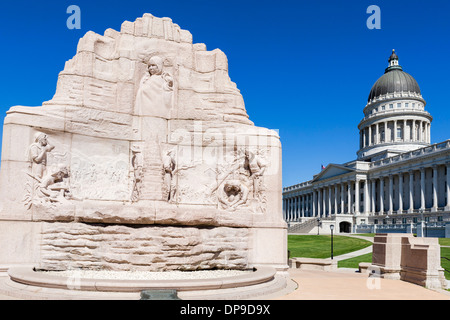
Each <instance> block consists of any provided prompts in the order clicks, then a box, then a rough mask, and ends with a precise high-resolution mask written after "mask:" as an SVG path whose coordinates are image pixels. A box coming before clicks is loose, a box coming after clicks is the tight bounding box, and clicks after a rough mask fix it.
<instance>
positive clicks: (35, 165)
mask: <svg viewBox="0 0 450 320" xmlns="http://www.w3.org/2000/svg"><path fill="white" fill-rule="evenodd" d="M54 149H55V146H54V145H52V144H51V143H49V141H48V136H47V135H46V134H45V133H42V132H36V133H35V135H34V142H33V143H32V144H31V145H30V146H29V147H28V149H27V155H26V156H27V159H28V161H29V164H30V165H29V170H28V171H27V172H26V174H27V179H26V182H25V196H24V198H23V202H24V205H25V206H26V207H27V208H28V209H30V208H31V206H32V205H36V204H50V205H52V204H57V203H64V202H66V201H67V200H68V199H73V195H72V193H71V191H70V185H69V178H70V169H69V168H68V167H67V165H66V164H65V163H66V162H67V153H63V154H61V153H57V152H54Z"/></svg>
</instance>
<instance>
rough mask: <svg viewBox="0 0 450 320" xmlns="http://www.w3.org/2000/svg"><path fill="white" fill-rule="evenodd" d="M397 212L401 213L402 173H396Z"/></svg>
mask: <svg viewBox="0 0 450 320" xmlns="http://www.w3.org/2000/svg"><path fill="white" fill-rule="evenodd" d="M398 213H400V214H402V213H403V173H402V172H400V174H399V175H398Z"/></svg>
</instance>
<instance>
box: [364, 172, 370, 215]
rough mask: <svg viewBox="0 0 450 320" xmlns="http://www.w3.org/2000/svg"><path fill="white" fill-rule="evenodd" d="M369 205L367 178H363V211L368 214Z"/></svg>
mask: <svg viewBox="0 0 450 320" xmlns="http://www.w3.org/2000/svg"><path fill="white" fill-rule="evenodd" d="M369 206H370V202H369V180H368V179H366V180H364V213H365V214H368V213H369V210H370V209H369Z"/></svg>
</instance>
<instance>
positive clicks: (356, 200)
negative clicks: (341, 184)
mask: <svg viewBox="0 0 450 320" xmlns="http://www.w3.org/2000/svg"><path fill="white" fill-rule="evenodd" d="M359 182H360V181H359V180H358V179H356V181H355V212H354V214H355V215H356V214H359Z"/></svg>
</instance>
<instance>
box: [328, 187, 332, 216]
mask: <svg viewBox="0 0 450 320" xmlns="http://www.w3.org/2000/svg"><path fill="white" fill-rule="evenodd" d="M331 190H332V187H331V186H329V187H328V215H329V216H331Z"/></svg>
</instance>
